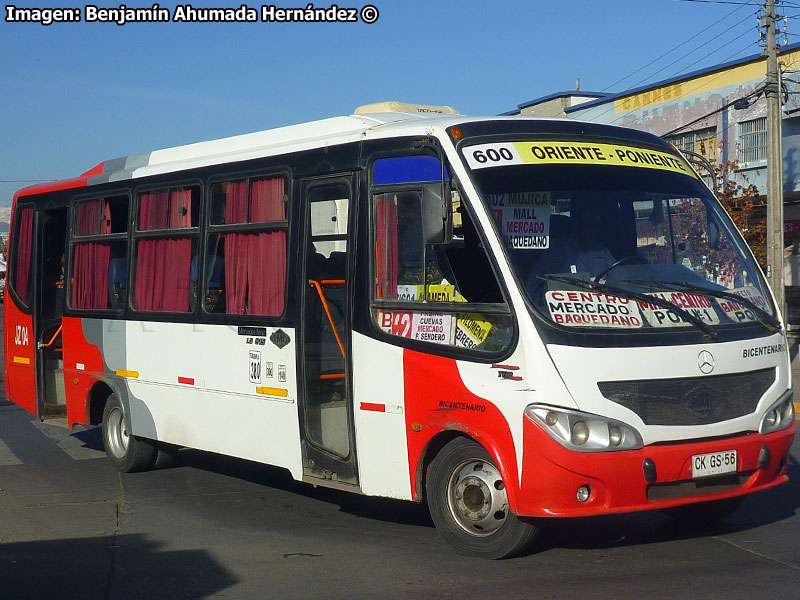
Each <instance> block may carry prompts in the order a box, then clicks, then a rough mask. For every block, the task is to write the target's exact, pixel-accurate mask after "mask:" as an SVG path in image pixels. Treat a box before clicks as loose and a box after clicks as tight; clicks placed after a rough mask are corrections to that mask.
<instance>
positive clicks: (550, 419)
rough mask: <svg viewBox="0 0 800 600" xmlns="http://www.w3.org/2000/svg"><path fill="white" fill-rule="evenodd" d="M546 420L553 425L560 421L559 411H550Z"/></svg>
mask: <svg viewBox="0 0 800 600" xmlns="http://www.w3.org/2000/svg"><path fill="white" fill-rule="evenodd" d="M544 422H545V423H547V424H548V425H550V427H552V426H553V425H555V424H556V423H558V413H554V412H549V413H547V415H545V417H544Z"/></svg>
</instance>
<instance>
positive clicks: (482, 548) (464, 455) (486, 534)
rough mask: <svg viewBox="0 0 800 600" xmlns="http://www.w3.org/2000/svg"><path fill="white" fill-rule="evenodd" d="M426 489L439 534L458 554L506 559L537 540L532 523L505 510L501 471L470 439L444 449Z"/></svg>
mask: <svg viewBox="0 0 800 600" xmlns="http://www.w3.org/2000/svg"><path fill="white" fill-rule="evenodd" d="M425 487H426V492H427V497H428V508H429V510H430V513H431V518H432V519H433V522H434V524H435V525H436V528H437V530H438V531H439V533H440V535H441V536H442V537H443V538H444V539H445V541H447V542H448V543H449V544H450V545H451V546H453V547H454V548H455V549H456V551H458V552H459V553H460V554H465V555H468V556H478V557H482V558H506V557H509V556H513V555H515V554H519V553H520V552H522V551H523V550H525V548H527V547H528V546H530V545H531V544H532V543H533V541H534V540H535V539H536V537H537V536H538V533H539V531H538V529H537V528H536V527H535V526H534V525H533V524H532V523H530V522H528V521H525V520H522V519H520V518H519V517H517V516H516V515H515V514H513V513H512V512H511V511H510V510H509V507H508V495H507V493H506V486H505V483H504V482H503V478H502V476H501V474H500V470H499V469H498V468H497V467H496V466H495V464H494V463H493V462H492V460H491V457H490V456H489V453H488V452H486V450H484V448H483V447H482V446H480V445H479V444H477V443H476V442H474V441H473V440H470V439H467V438H457V439H455V440H453V441H452V442H450V443H448V444H447V445H445V446H444V448H442V449H441V451H439V453H438V454H437V455H436V457H435V458H434V459H433V460H432V461H431V464H430V466H429V468H428V472H427V477H426V485H425Z"/></svg>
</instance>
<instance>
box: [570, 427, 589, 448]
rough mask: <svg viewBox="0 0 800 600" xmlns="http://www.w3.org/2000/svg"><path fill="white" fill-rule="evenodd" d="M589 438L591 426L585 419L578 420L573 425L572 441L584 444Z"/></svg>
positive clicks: (576, 443)
mask: <svg viewBox="0 0 800 600" xmlns="http://www.w3.org/2000/svg"><path fill="white" fill-rule="evenodd" d="M588 440H589V426H588V425H587V424H586V423H584V422H583V421H578V422H577V423H575V425H573V426H572V443H573V444H575V445H576V446H583V445H584V444H585V443H586V442H587V441H588Z"/></svg>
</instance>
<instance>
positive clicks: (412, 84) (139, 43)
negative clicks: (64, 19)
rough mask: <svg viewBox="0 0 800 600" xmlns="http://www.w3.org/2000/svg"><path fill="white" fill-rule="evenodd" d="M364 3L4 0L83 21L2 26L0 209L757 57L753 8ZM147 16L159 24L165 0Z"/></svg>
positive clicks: (681, 3)
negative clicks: (114, 180) (345, 122)
mask: <svg viewBox="0 0 800 600" xmlns="http://www.w3.org/2000/svg"><path fill="white" fill-rule="evenodd" d="M89 1H91V0H89ZM269 1H275V0H269ZM279 1H280V0H279ZM326 2H327V3H326ZM243 4H244V5H245V6H246V7H250V8H254V9H256V11H257V13H258V14H259V16H260V10H261V6H262V4H261V3H257V2H254V1H252V0H238V1H236V2H225V1H224V0H217V1H214V0H212V1H211V2H194V3H192V4H191V6H192V7H193V8H208V7H240V6H242V5H243ZM307 4H308V2H296V1H295V0H286V2H285V3H283V4H281V3H278V4H275V5H274V6H275V7H277V8H298V7H300V8H305V7H306V6H307ZM332 4H333V3H332V2H329V1H328V0H325V1H321V2H319V3H318V4H316V5H315V6H316V7H317V8H328V7H330V6H331V5H332ZM367 4H371V5H372V6H374V7H375V8H377V9H378V18H377V21H375V22H374V23H373V24H367V23H364V22H363V21H359V22H357V23H332V22H329V23H275V22H255V23H187V22H167V23H135V22H134V23H126V24H124V25H122V26H120V25H117V24H114V23H101V22H86V19H85V17H86V9H85V6H86V3H85V2H74V3H69V2H66V3H64V2H53V1H52V0H51V1H48V2H28V1H25V0H20V1H19V2H13V5H14V6H16V7H18V8H44V7H63V8H72V9H80V16H81V22H79V23H53V24H51V25H49V26H43V25H41V24H38V23H19V22H9V21H8V16H9V13H8V8H7V7H8V6H9V3H8V0H6V3H4V4H3V12H4V17H5V19H4V20H3V21H0V56H3V61H2V63H1V64H2V66H0V142H1V143H0V203H5V202H7V201H10V199H11V197H12V195H13V193H14V191H16V190H17V189H19V188H21V187H25V186H26V185H29V184H30V183H34V182H36V181H40V180H53V179H63V178H68V177H74V176H76V175H78V174H80V173H82V172H84V171H86V170H88V169H90V168H91V167H93V166H94V165H96V164H98V163H100V162H102V161H104V160H108V159H112V158H117V157H121V156H127V155H130V154H138V153H142V152H148V151H151V150H157V149H160V148H168V147H172V146H177V145H182V144H188V143H192V142H197V141H202V140H211V139H217V138H220V137H227V136H230V135H237V134H242V133H248V132H252V131H260V130H264V129H271V128H273V127H280V126H284V125H290V124H294V123H301V122H304V121H311V120H315V119H321V118H326V117H332V116H338V115H346V114H351V113H352V112H353V110H354V109H355V108H356V107H357V106H359V105H362V104H368V103H371V102H379V101H384V100H399V101H403V102H418V103H425V104H447V105H450V106H453V107H455V108H456V109H458V110H459V111H460V112H462V113H464V114H470V115H496V114H500V113H503V112H506V111H509V110H512V109H514V108H515V107H516V106H517V105H518V104H521V103H524V102H526V101H529V100H532V99H534V98H539V97H542V96H546V95H549V94H552V93H554V92H559V91H568V90H574V89H575V86H576V79H578V78H579V79H580V88H581V89H582V90H586V91H594V92H599V91H608V92H619V91H624V90H626V89H631V88H634V87H637V86H639V85H643V84H646V83H651V82H656V81H661V80H664V79H668V78H670V77H674V76H677V75H680V74H683V73H687V72H691V71H694V70H697V69H701V68H703V67H707V66H710V65H714V64H718V63H722V62H727V61H729V60H733V59H735V58H741V57H744V56H749V55H752V54H756V53H758V52H760V51H761V48H760V47H759V45H758V42H759V35H758V31H757V27H756V25H757V23H756V20H757V17H756V12H757V10H758V7H757V5H756V3H755V0H749V1H747V0H719V1H717V0H711V1H708V0H509V1H506V2H489V1H480V0H460V1H450V0H442V1H436V0H427V1H422V0H405V1H399V0H355V1H353V0H337V6H339V7H341V8H355V9H357V10H358V11H360V10H361V8H362V7H364V6H366V5H367ZM783 4H784V5H783V6H782V7H781V6H780V3H779V9H778V12H779V14H786V15H788V16H790V17H795V16H798V15H800V0H798V1H795V0H792V1H788V0H787V1H785V2H784V3H783ZM125 5H126V6H128V7H151V6H152V2H150V3H147V2H136V1H135V0H131V1H129V2H127V3H125ZM95 6H97V7H100V8H119V7H120V2H119V1H117V2H116V3H115V2H113V1H109V0H100V1H99V2H97V4H96V5H95ZM159 6H160V7H162V8H167V9H169V10H170V14H171V15H172V14H174V12H175V7H176V3H172V2H162V3H160V4H159ZM798 34H800V18H790V19H789V20H788V43H790V44H791V43H795V42H797V41H800V35H798ZM781 40H782V37H781Z"/></svg>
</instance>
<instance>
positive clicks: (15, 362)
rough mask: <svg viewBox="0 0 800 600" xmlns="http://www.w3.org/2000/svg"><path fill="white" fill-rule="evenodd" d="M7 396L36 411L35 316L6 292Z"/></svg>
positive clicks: (4, 325)
mask: <svg viewBox="0 0 800 600" xmlns="http://www.w3.org/2000/svg"><path fill="white" fill-rule="evenodd" d="M3 327H4V329H3V330H4V332H5V333H4V337H5V345H4V347H3V350H4V351H5V363H6V377H5V390H6V397H7V398H8V399H9V400H11V401H12V402H13V403H14V404H18V405H19V406H21V407H22V408H24V409H25V410H27V411H30V412H31V413H33V414H36V364H35V361H36V340H35V339H34V336H33V317H32V316H31V315H26V314H25V313H23V312H22V311H21V310H20V309H19V308H17V305H16V304H15V303H14V300H13V298H12V297H11V294H7V295H6V302H5V314H4V323H3Z"/></svg>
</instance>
